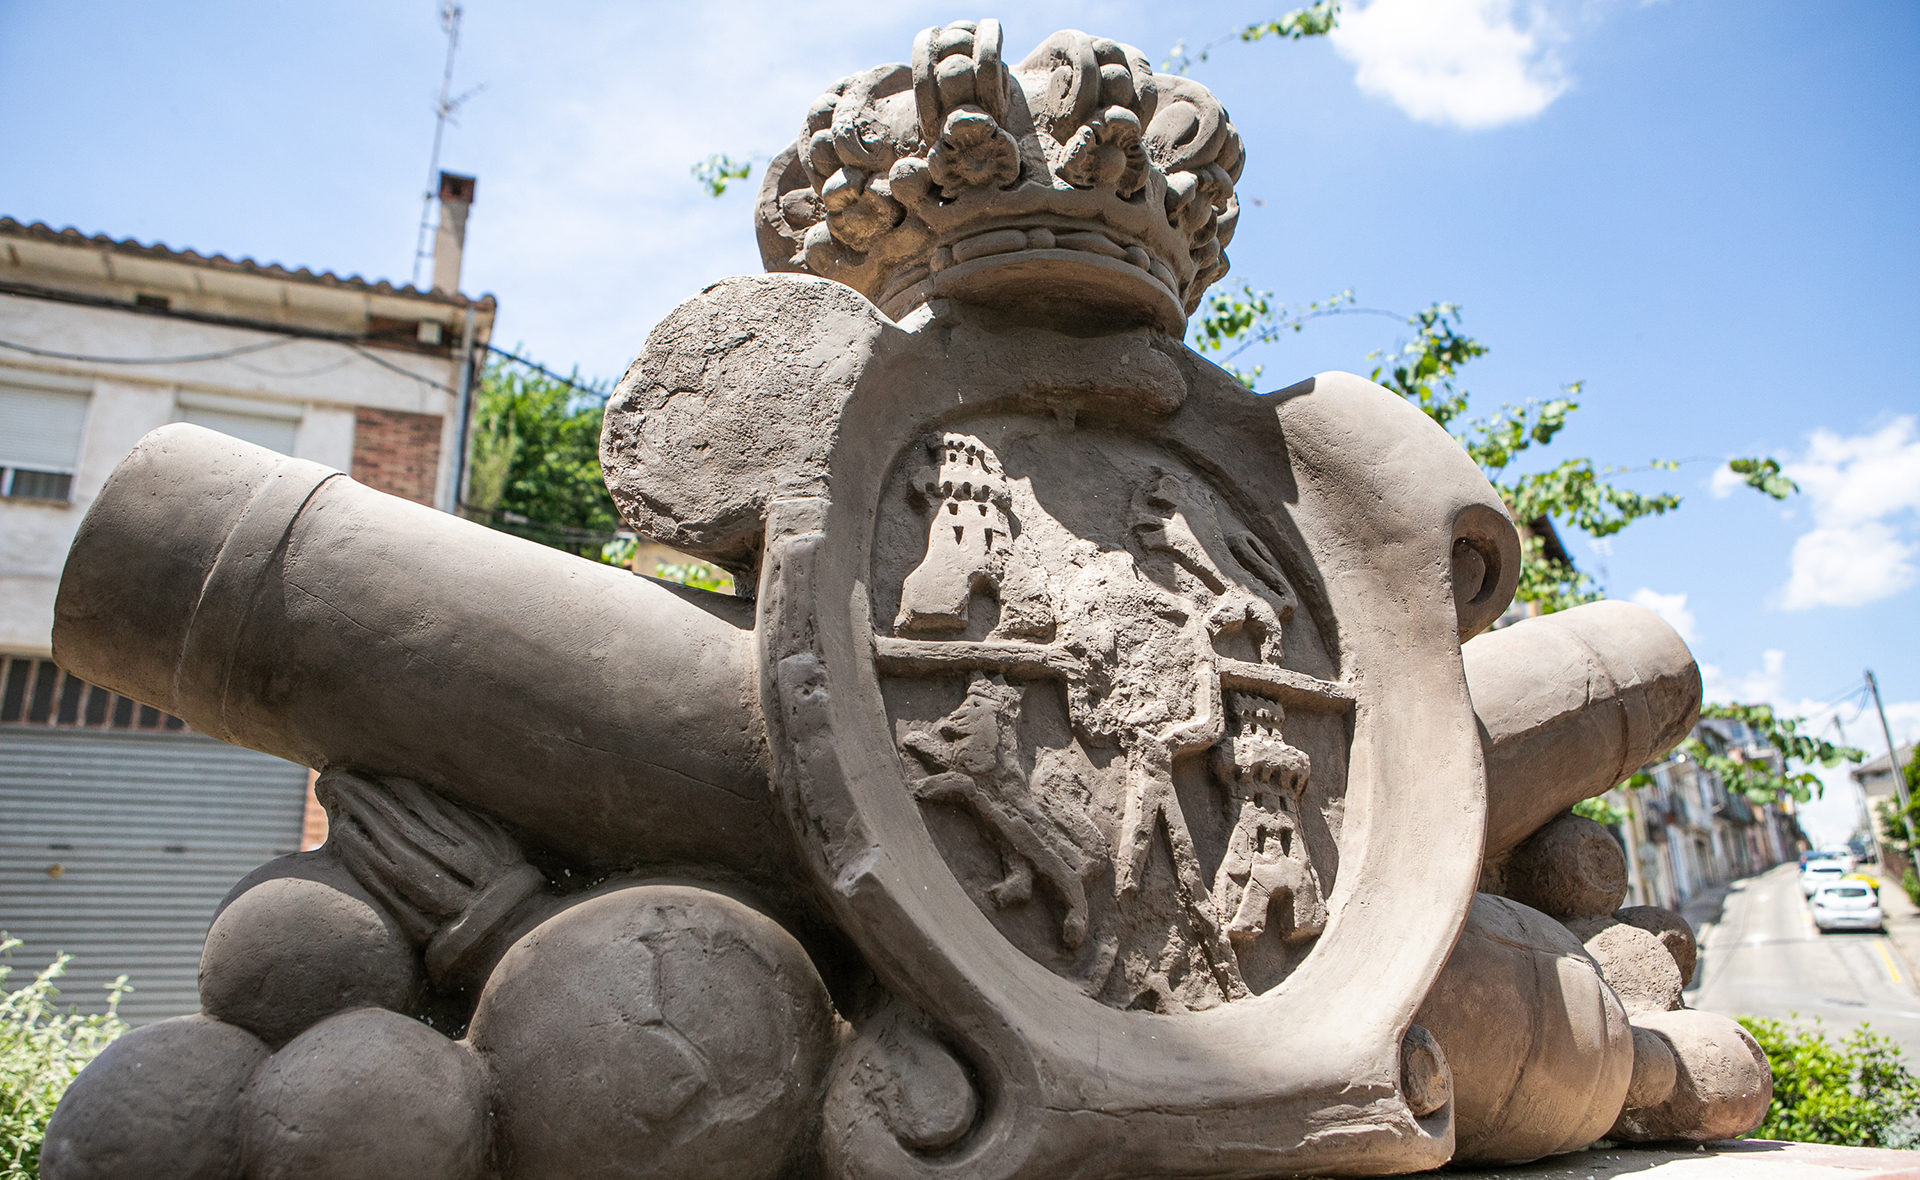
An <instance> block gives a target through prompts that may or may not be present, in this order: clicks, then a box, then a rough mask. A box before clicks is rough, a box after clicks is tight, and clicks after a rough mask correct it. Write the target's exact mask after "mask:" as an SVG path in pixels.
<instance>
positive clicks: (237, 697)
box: [54, 425, 1700, 883]
mask: <svg viewBox="0 0 1920 1180" xmlns="http://www.w3.org/2000/svg"><path fill="white" fill-rule="evenodd" d="M753 621H754V620H753V604H752V603H751V602H749V601H747V600H745V599H737V598H732V597H729V596H725V595H717V594H709V593H706V592H704V591H698V590H688V589H685V588H682V587H678V586H672V585H669V584H667V583H662V582H656V581H652V580H649V579H646V578H641V577H636V576H634V575H633V574H631V573H628V572H626V571H624V570H619V569H614V568H612V567H609V566H604V565H599V564H597V563H594V562H590V561H585V560H582V559H580V558H576V557H570V556H568V555H566V554H563V553H559V552H556V551H555V550H552V549H549V548H546V547H544V546H540V545H536V544H533V543H531V542H528V541H523V540H520V539H519V538H516V537H511V536H507V535H506V534H503V533H499V532H496V531H493V530H491V529H487V528H483V527H481V526H479V525H476V524H473V523H470V522H468V521H464V520H460V519H458V518H456V517H453V516H449V515H447V514H445V513H441V512H436V511H433V510H431V509H428V508H424V507H421V506H420V505H417V504H413V503H411V502H409V501H406V500H402V499H399V498H397V497H394V496H389V495H385V494H383V493H381V492H376V491H374V490H372V489H371V488H367V487H365V486H363V485H361V484H358V483H355V482H354V481H353V480H351V479H348V478H347V477H346V476H344V475H341V474H340V473H338V472H335V471H332V470H330V469H328V468H325V467H322V466H320V465H318V464H315V463H308V462H305V461H302V460H298V459H288V458H285V457H283V456H280V455H277V454H274V453H273V452H271V451H267V450H264V449H262V448H260V447H255V446H252V445H250V444H247V443H243V442H240V441H238V440H236V439H232V438H229V437H227V436H225V435H222V434H217V433H215V432H213V431H209V430H204V429H201V428H199V427H195V426H187V425H175V426H167V427H162V428H161V429H159V430H156V431H154V432H153V433H152V434H149V435H148V436H147V437H146V438H145V439H143V440H142V441H141V442H140V444H139V446H137V447H136V448H134V451H133V453H132V454H130V455H129V456H127V458H126V459H125V460H123V461H122V462H121V464H120V466H119V467H118V468H117V469H116V470H115V471H114V473H113V477H112V478H111V479H110V480H108V482H107V485H106V487H105V488H104V489H103V490H102V491H101V493H100V496H99V498H98V499H97V500H96V501H95V502H94V504H93V507H92V508H91V510H90V511H89V512H88V513H87V517H86V520H85V521H84V522H83V523H82V524H81V526H80V530H79V533H78V535H77V536H76V537H75V539H74V544H73V550H72V552H71V554H69V556H68V559H67V566H66V570H65V572H64V574H63V575H62V578H61V582H60V593H59V599H58V602H57V605H56V608H55V622H54V652H55V657H56V659H58V661H59V662H60V663H61V665H62V666H64V667H66V668H67V669H68V670H69V671H71V672H73V673H74V674H76V675H78V676H80V677H81V678H83V679H86V680H89V681H92V682H93V683H96V684H100V685H103V686H105V687H108V688H111V689H113V690H114V691H116V692H121V693H125V694H126V695H128V696H131V697H134V698H135V699H137V700H141V701H144V702H147V703H149V704H152V705H155V706H158V707H160V708H163V709H166V710H167V711H169V712H171V713H174V714H175V715H177V716H180V717H183V718H185V719H186V720H187V721H189V722H191V723H192V724H193V725H194V727H195V728H197V729H199V730H201V731H203V732H205V733H209V734H212V735H213V736H215V737H218V738H221V739H223V740H225V741H229V742H233V743H235V744H238V745H243V746H249V747H252V748H253V749H257V750H264V751H266V752H268V753H270V754H276V755H279V756H280V757H282V758H286V759H289V760H291V761H294V762H298V763H301V764H303V765H306V766H312V767H316V768H325V767H329V766H351V767H354V768H357V769H361V770H367V771H372V772H376V773H383V774H393V775H400V776H403V777H407V778H414V779H418V780H420V781H422V782H426V783H430V784H432V785H434V786H436V787H438V788H439V789H440V790H442V791H443V792H445V793H446V794H448V795H449V796H451V797H454V798H456V799H459V800H460V801H462V802H465V803H468V804H470V805H472V806H475V807H477V808H479V809H481V810H483V811H486V812H489V813H491V814H493V815H495V816H496V817H498V818H500V819H502V820H504V821H505V822H507V823H508V824H510V825H512V826H513V827H515V828H516V829H517V830H518V831H519V832H520V833H521V834H522V835H524V836H526V837H528V838H530V839H531V840H532V841H533V842H534V843H536V844H539V845H546V846H548V847H551V848H554V849H560V848H565V849H567V850H568V851H569V853H570V854H571V855H572V856H573V857H575V858H578V857H582V856H584V857H585V858H586V860H587V861H588V862H589V863H590V864H593V865H598V866H604V867H616V866H623V867H624V866H639V865H649V866H657V867H671V866H675V865H682V864H684V865H690V866H691V865H706V866H716V865H717V866H721V867H723V868H726V869H731V870H733V871H736V872H739V873H740V874H742V875H743V876H744V877H746V878H747V879H749V880H753V881H759V882H762V883H765V882H775V881H778V882H785V881H789V880H790V879H791V875H792V873H793V872H794V871H795V868H796V866H797V863H798V862H797V860H796V858H795V857H794V855H793V853H792V849H791V841H790V839H789V837H788V836H787V835H786V832H785V828H784V825H782V824H781V823H780V821H779V817H778V814H777V808H776V806H775V804H774V800H773V798H772V796H771V794H770V790H769V786H768V764H767V754H766V739H765V731H764V728H763V725H762V722H761V718H760V708H759V700H758V690H757V687H756V685H757V675H756V672H755V669H754V666H753V645H752V628H753ZM1463 654H1464V658H1465V664H1466V675H1467V683H1468V688H1469V690H1470V692H1471V694H1472V697H1473V703H1474V710H1475V712H1476V713H1477V714H1478V716H1479V721H1480V726H1481V741H1482V744H1483V746H1484V747H1485V750H1486V763H1487V855H1489V856H1492V855H1496V854H1497V853H1499V852H1502V851H1504V850H1506V849H1507V848H1510V847H1512V846H1513V845H1515V844H1517V843H1519V842H1520V841H1521V840H1523V839H1525V838H1526V837H1527V836H1528V835H1530V834H1531V833H1533V832H1534V831H1535V830H1537V829H1538V828H1539V827H1540V826H1541V825H1542V824H1544V823H1546V822H1547V821H1548V820H1550V819H1552V818H1553V817H1554V816H1555V815H1557V814H1558V813H1559V812H1561V811H1563V810H1565V809H1566V808H1567V807H1569V806H1571V805H1572V804H1574V803H1576V802H1578V801H1579V800H1581V799H1585V798H1589V797H1591V796H1593V795H1597V794H1600V793H1601V792H1603V791H1605V790H1606V789H1607V788H1609V787H1611V786H1613V785H1614V784H1616V783H1618V782H1620V781H1621V780H1623V779H1625V778H1626V777H1627V776H1628V775H1630V774H1632V773H1633V772H1634V771H1635V770H1636V769H1638V768H1639V767H1640V766H1641V765H1642V764H1644V763H1645V762H1647V761H1650V760H1651V759H1653V758H1655V757H1658V756H1659V755H1660V754H1662V753H1664V752H1666V751H1667V750H1669V749H1671V748H1672V747H1673V746H1674V745H1676V744H1677V743H1678V742H1679V741H1680V740H1681V739H1683V738H1684V737H1685V736H1686V734H1687V732H1688V730H1689V729H1691V728H1692V726H1693V723H1694V720H1695V719H1696V718H1697V716H1698V714H1699V707H1700V675H1699V670H1698V669H1697V668H1696V667H1695V665H1694V662H1693V658H1692V656H1691V655H1690V654H1689V653H1688V651H1687V648H1686V644H1685V643H1684V642H1682V641H1681V639H1680V637H1679V636H1678V635H1676V634H1675V633H1674V632H1673V629H1672V628H1670V627H1668V626H1667V625H1666V624H1665V623H1664V622H1662V621H1661V620H1660V619H1659V618H1658V616H1656V615H1654V614H1653V613H1652V612H1651V611H1647V610H1645V609H1643V608H1641V607H1637V606H1632V605H1629V604H1626V603H1620V602H1602V603H1595V604H1592V605H1589V606H1583V607H1578V608H1576V609H1574V610H1570V611H1564V612H1561V613H1559V614H1555V615H1549V616H1545V617H1542V618H1538V619H1531V620H1527V621H1525V622H1522V623H1519V624H1517V625H1515V626H1513V627H1509V628H1506V629H1504V630H1500V631H1495V632H1491V633H1489V634H1486V635H1482V636H1480V637H1479V638H1477V639H1474V640H1472V641H1470V642H1469V643H1467V644H1466V645H1465V647H1464V648H1463Z"/></svg>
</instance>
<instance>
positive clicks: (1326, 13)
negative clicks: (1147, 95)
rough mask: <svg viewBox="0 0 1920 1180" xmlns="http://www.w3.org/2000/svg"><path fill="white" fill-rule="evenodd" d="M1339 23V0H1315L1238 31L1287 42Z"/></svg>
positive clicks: (1320, 33) (1247, 37) (1250, 36)
mask: <svg viewBox="0 0 1920 1180" xmlns="http://www.w3.org/2000/svg"><path fill="white" fill-rule="evenodd" d="M1339 24H1340V0H1317V3H1314V4H1309V5H1307V6H1306V7H1305V8H1296V9H1294V10H1293V11H1292V12H1289V13H1287V14H1286V15H1284V16H1282V17H1281V18H1280V19H1279V20H1270V21H1262V22H1260V23H1259V24H1252V25H1248V26H1247V27H1246V28H1244V29H1241V30H1240V39H1241V40H1242V41H1259V40H1261V39H1262V38H1265V37H1283V38H1285V39H1287V40H1289V41H1302V40H1305V39H1306V38H1308V37H1324V36H1326V35H1327V34H1328V33H1331V32H1333V30H1334V29H1335V28H1337V27H1339ZM1202 60H1205V59H1204V58H1203V59H1202Z"/></svg>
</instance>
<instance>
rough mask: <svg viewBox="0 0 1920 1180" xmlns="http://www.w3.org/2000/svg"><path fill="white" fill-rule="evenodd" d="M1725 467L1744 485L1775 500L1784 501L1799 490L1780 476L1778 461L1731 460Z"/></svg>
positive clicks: (1795, 485)
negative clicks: (1738, 477)
mask: <svg viewBox="0 0 1920 1180" xmlns="http://www.w3.org/2000/svg"><path fill="white" fill-rule="evenodd" d="M1727 466H1728V467H1729V468H1731V469H1732V471H1733V473H1734V474H1735V475H1738V476H1740V477H1741V479H1742V481H1743V482H1745V484H1746V485H1747V486H1748V487H1750V488H1752V489H1753V490H1755V491H1757V492H1763V493H1765V494H1766V495H1769V496H1772V497H1773V498H1774V499H1776V500H1784V499H1786V498H1787V497H1788V496H1791V495H1793V494H1794V493H1795V492H1797V491H1799V490H1800V485H1799V484H1797V483H1795V482H1793V481H1792V480H1790V479H1788V478H1787V477H1786V476H1784V475H1782V474H1780V461H1779V460H1778V459H1733V460H1729V461H1728V463H1727Z"/></svg>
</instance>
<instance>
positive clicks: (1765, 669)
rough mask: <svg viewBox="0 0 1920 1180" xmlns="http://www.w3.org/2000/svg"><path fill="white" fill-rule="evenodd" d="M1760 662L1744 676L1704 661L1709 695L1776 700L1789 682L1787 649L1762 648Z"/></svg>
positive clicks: (1738, 700) (1737, 701)
mask: <svg viewBox="0 0 1920 1180" xmlns="http://www.w3.org/2000/svg"><path fill="white" fill-rule="evenodd" d="M1643 605H1645V604H1643ZM1648 609H1652V608H1651V607H1649V608H1648ZM1676 629H1677V628H1676ZM1760 665H1761V666H1760V670H1759V671H1757V672H1749V673H1747V674H1746V675H1744V676H1728V675H1727V674H1726V673H1725V672H1723V671H1721V670H1720V666H1719V665H1718V664H1702V665H1700V683H1701V687H1702V689H1703V690H1704V693H1705V696H1706V699H1707V700H1709V701H1713V702H1717V703H1720V704H1729V705H1755V704H1772V703H1774V702H1775V701H1776V700H1777V699H1778V698H1779V696H1780V694H1781V692H1782V691H1783V690H1784V689H1785V688H1786V686H1787V673H1786V666H1787V653H1786V652H1783V651H1777V650H1774V651H1766V652H1762V653H1761V655H1760Z"/></svg>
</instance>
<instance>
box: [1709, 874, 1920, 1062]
mask: <svg viewBox="0 0 1920 1180" xmlns="http://www.w3.org/2000/svg"><path fill="white" fill-rule="evenodd" d="M1701 934H1702V938H1701V950H1702V953H1701V956H1700V964H1701V965H1700V969H1699V971H1698V972H1696V974H1695V977H1694V984H1693V986H1692V987H1691V988H1689V989H1688V991H1687V1005H1688V1007H1692V1008H1701V1009H1705V1010H1706V1011H1709V1012H1720V1013H1724V1014H1726V1015H1728V1016H1767V1017H1773V1018H1776V1019H1789V1018H1792V1017H1795V1016H1798V1017H1799V1018H1801V1019H1803V1020H1804V1019H1807V1018H1811V1017H1818V1018H1819V1019H1820V1021H1821V1022H1822V1023H1823V1024H1824V1025H1825V1027H1826V1030H1827V1032H1828V1035H1829V1036H1830V1037H1834V1038H1835V1039H1837V1036H1836V1035H1835V1034H1838V1033H1843V1032H1845V1031H1847V1030H1849V1029H1852V1028H1853V1027H1854V1026H1855V1025H1859V1024H1869V1025H1871V1026H1872V1027H1873V1030H1874V1031H1875V1032H1878V1033H1881V1034H1883V1035H1885V1036H1889V1037H1892V1038H1893V1039H1894V1040H1895V1041H1897V1042H1899V1044H1900V1046H1901V1047H1902V1048H1904V1049H1905V1050H1906V1051H1907V1055H1908V1057H1909V1058H1910V1059H1911V1060H1913V1061H1914V1062H1920V992H1916V991H1915V990H1914V984H1913V981H1912V980H1910V979H1908V978H1906V976H1907V974H1908V972H1907V969H1906V967H1905V965H1904V964H1903V963H1902V961H1901V957H1900V955H1899V954H1898V953H1897V952H1896V950H1895V949H1894V947H1893V945H1892V944H1891V943H1889V942H1888V941H1887V939H1886V938H1885V937H1884V936H1882V935H1878V934H1867V933H1851V932H1850V933H1840V934H1821V933H1820V932H1818V931H1817V930H1815V929H1814V928H1813V917H1812V915H1811V914H1810V912H1809V911H1808V908H1807V903H1806V900H1805V899H1804V898H1802V897H1801V896H1800V886H1799V873H1798V869H1797V867H1796V866H1795V865H1793V864H1791V863H1788V864H1784V865H1779V866H1776V867H1775V868H1772V869H1769V870H1767V871H1766V872H1764V873H1762V874H1760V875H1759V876H1756V877H1748V878H1746V879H1745V880H1741V881H1736V882H1734V883H1733V886H1732V888H1731V889H1729V890H1728V892H1727V898H1726V902H1725V904H1724V906H1723V908H1722V910H1721V913H1720V917H1719V920H1718V921H1717V922H1714V923H1712V924H1711V925H1707V926H1704V927H1703V929H1702V930H1701Z"/></svg>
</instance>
